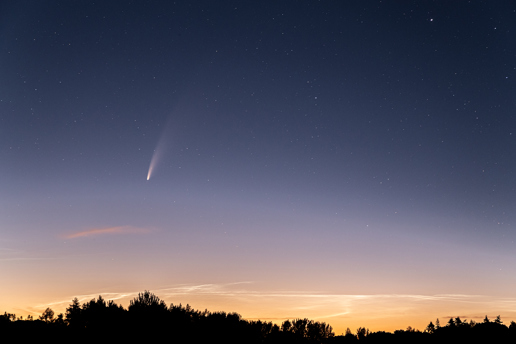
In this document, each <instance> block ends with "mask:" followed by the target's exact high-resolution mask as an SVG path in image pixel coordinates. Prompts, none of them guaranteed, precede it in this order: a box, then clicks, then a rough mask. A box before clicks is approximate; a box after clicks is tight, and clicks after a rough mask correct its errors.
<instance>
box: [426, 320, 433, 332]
mask: <svg viewBox="0 0 516 344" xmlns="http://www.w3.org/2000/svg"><path fill="white" fill-rule="evenodd" d="M425 332H428V333H434V332H435V325H434V324H433V323H432V322H431V321H430V323H429V324H428V325H427V326H426V329H425Z"/></svg>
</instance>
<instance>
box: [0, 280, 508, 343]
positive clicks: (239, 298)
mask: <svg viewBox="0 0 516 344" xmlns="http://www.w3.org/2000/svg"><path fill="white" fill-rule="evenodd" d="M249 287H250V284H248V283H246V282H242V283H234V284H220V285H217V284H202V285H179V286H176V287H172V288H165V289H157V290H154V291H152V290H151V292H153V293H154V294H156V295H157V296H158V297H160V298H161V299H163V300H165V301H166V303H167V304H168V305H170V304H171V303H174V304H176V305H177V304H179V303H181V304H183V305H186V304H189V305H190V306H192V307H193V308H194V309H198V310H204V309H208V311H225V312H237V313H239V314H241V315H242V317H243V318H244V319H247V320H258V319H260V320H262V321H271V322H273V323H276V324H281V323H282V322H283V321H284V320H286V319H296V318H308V319H311V320H314V321H320V322H326V323H327V324H330V325H331V326H332V327H333V330H334V332H335V334H336V335H340V334H343V333H345V331H346V329H347V328H350V329H351V331H352V332H353V333H354V332H355V331H356V329H357V328H358V327H366V328H369V330H370V331H372V332H376V331H387V332H393V331H395V330H398V329H406V328H407V327H408V326H411V327H412V328H415V329H419V330H421V331H423V330H424V329H425V327H426V325H427V324H428V323H429V322H430V321H432V322H434V323H435V320H436V318H440V322H441V325H445V324H446V322H447V321H448V319H449V318H450V317H457V316H459V317H461V318H462V319H463V320H465V319H467V320H474V321H477V322H479V321H482V319H483V317H484V316H485V315H486V314H485V313H484V312H482V310H488V312H487V316H488V317H489V318H494V317H495V316H497V315H498V314H499V313H501V314H500V315H501V317H502V320H503V321H504V322H505V323H506V324H508V323H509V322H510V320H511V318H514V317H515V316H516V313H515V312H514V311H512V310H510V309H511V305H512V304H513V303H514V302H515V301H516V300H507V299H502V298H500V299H495V298H488V297H481V296H475V295H433V296H432V295H430V296H429V295H323V294H308V293H297V292H274V293H271V292H258V291H252V290H250V289H249ZM142 291H143V290H141V291H138V292H142ZM138 292H126V293H116V292H111V293H109V292H108V293H99V294H86V295H76V296H72V297H69V298H70V300H58V299H54V300H53V301H51V302H48V303H40V304H37V305H35V306H34V307H27V308H25V309H24V310H25V312H23V311H22V309H20V308H18V309H15V308H14V307H13V306H14V305H9V306H10V307H8V309H3V310H2V311H7V312H9V313H15V314H17V315H18V316H19V315H22V316H23V317H24V318H26V315H27V314H31V315H32V316H33V317H34V318H37V317H38V316H39V315H40V314H41V313H42V312H43V311H44V310H45V309H46V308H47V307H50V308H52V309H53V310H54V312H55V313H56V314H59V313H63V314H64V313H65V311H66V308H67V307H68V305H69V304H70V303H71V299H73V297H77V298H78V299H79V301H80V302H81V303H84V302H87V301H89V300H91V299H93V298H97V297H98V296H99V295H102V297H103V298H104V299H106V300H114V301H115V302H116V303H117V304H121V305H122V306H124V307H125V308H127V307H128V305H129V301H130V300H132V299H133V298H134V297H135V296H137V294H138ZM13 302H20V300H13ZM495 310H496V312H498V313H496V312H495ZM20 311H22V312H20Z"/></svg>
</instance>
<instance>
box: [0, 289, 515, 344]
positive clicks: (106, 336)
mask: <svg viewBox="0 0 516 344" xmlns="http://www.w3.org/2000/svg"><path fill="white" fill-rule="evenodd" d="M0 333H1V334H2V338H12V339H15V340H16V341H18V342H20V341H21V342H29V341H41V340H44V341H52V342H55V343H65V342H66V343H70V342H73V343H86V342H95V343H108V342H122V341H145V342H150V341H160V342H163V343H228V344H229V343H249V344H253V343H271V344H275V343H285V344H289V343H307V344H311V343H331V344H340V343H423V344H424V343H458V342H477V343H515V342H516V323H515V322H511V324H510V325H509V326H506V325H504V324H503V323H502V321H501V319H500V317H497V318H496V319H495V320H494V321H490V320H489V319H488V318H487V317H486V318H485V319H484V321H483V322H480V323H475V322H473V321H469V322H467V321H462V320H461V319H460V318H455V319H453V318H451V319H450V320H449V321H448V323H447V324H446V325H444V326H440V325H439V321H437V322H436V324H435V325H434V324H433V323H432V322H430V323H429V324H428V326H427V328H426V329H425V330H424V331H423V332H421V331H419V330H414V329H412V328H410V327H409V328H408V329H407V330H399V331H395V332H394V333H388V332H369V330H367V329H365V328H359V329H357V330H356V332H355V333H352V332H351V331H350V330H349V329H348V330H347V331H346V334H345V335H341V336H335V334H334V332H333V330H332V328H331V326H330V325H327V324H326V323H323V322H316V321H312V320H308V319H295V320H292V321H290V320H286V321H284V322H283V323H282V324H281V326H278V325H275V324H273V323H271V322H262V321H249V320H244V319H242V317H241V316H240V315H239V314H237V313H225V312H208V311H207V310H205V311H202V312H201V311H197V310H193V309H192V308H191V307H190V306H188V305H187V306H186V307H184V306H182V305H173V304H172V305H170V307H167V305H166V304H165V302H164V301H162V300H160V299H159V298H158V297H156V296H155V295H153V294H152V293H150V292H147V291H146V292H144V293H140V294H139V295H138V297H136V298H135V299H134V300H132V301H131V303H130V305H129V307H128V309H124V308H123V307H122V306H120V305H117V304H116V303H114V302H113V301H109V302H106V301H105V300H104V299H103V298H102V297H101V296H99V298H98V299H96V300H95V299H93V300H91V301H89V302H87V303H84V304H82V305H81V304H80V303H79V301H78V300H77V299H74V300H73V301H72V303H71V304H70V306H69V307H68V308H67V309H66V314H65V315H63V314H59V315H58V316H57V317H55V316H54V312H53V311H52V310H51V309H49V308H48V309H47V310H46V311H45V312H43V314H42V315H41V316H40V317H39V319H36V320H34V319H32V318H30V317H29V319H26V320H23V319H21V318H20V319H17V318H16V316H15V315H14V314H8V313H5V314H4V315H0Z"/></svg>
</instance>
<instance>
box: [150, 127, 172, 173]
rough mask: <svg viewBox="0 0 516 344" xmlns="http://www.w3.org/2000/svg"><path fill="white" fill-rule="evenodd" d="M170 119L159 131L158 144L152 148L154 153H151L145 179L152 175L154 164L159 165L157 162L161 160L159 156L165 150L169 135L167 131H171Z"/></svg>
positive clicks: (161, 155)
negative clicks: (161, 130)
mask: <svg viewBox="0 0 516 344" xmlns="http://www.w3.org/2000/svg"><path fill="white" fill-rule="evenodd" d="M170 122H171V121H170V120H169V121H168V123H167V125H166V126H165V128H164V130H163V132H162V133H161V137H160V138H159V141H158V144H157V145H156V149H155V150H154V153H153V154H152V159H151V162H150V165H149V171H148V172H147V180H150V179H151V177H152V174H153V173H154V170H156V166H157V165H159V162H160V161H161V158H162V157H163V155H164V152H165V151H166V150H167V146H168V144H167V143H168V142H169V141H170V140H169V136H170V135H167V133H170V131H171V127H172V125H171V123H170Z"/></svg>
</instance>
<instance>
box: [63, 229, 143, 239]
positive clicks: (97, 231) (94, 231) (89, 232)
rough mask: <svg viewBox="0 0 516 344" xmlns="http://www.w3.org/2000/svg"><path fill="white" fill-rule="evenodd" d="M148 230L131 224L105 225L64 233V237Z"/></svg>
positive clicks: (72, 237) (71, 237)
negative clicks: (103, 226)
mask: <svg viewBox="0 0 516 344" xmlns="http://www.w3.org/2000/svg"><path fill="white" fill-rule="evenodd" d="M148 232H149V230H148V229H146V228H136V227H131V226H118V227H106V228H93V229H88V230H85V231H81V232H76V233H72V234H68V235H66V236H65V237H66V239H74V238H81V237H89V236H94V235H104V234H132V233H148Z"/></svg>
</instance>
